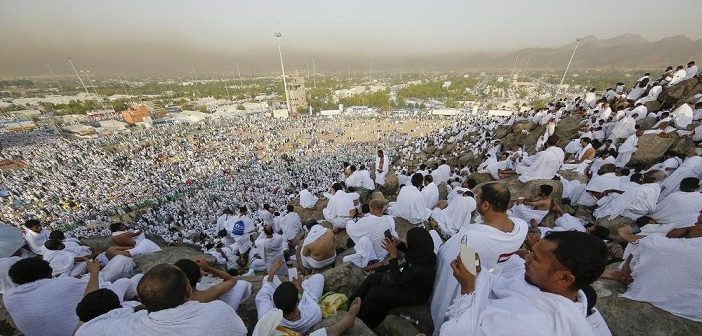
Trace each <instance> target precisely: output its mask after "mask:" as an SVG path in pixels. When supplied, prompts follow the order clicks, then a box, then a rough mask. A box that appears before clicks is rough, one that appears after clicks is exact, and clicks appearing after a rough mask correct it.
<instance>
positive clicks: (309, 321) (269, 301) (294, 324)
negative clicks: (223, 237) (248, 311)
mask: <svg viewBox="0 0 702 336" xmlns="http://www.w3.org/2000/svg"><path fill="white" fill-rule="evenodd" d="M280 283H281V282H280V279H278V278H277V277H274V278H273V283H271V282H269V281H268V276H265V277H264V278H263V285H262V286H261V290H260V291H259V292H258V294H256V311H257V312H258V319H259V320H260V319H261V318H263V316H264V315H265V314H266V313H267V312H268V311H269V310H272V309H276V307H275V304H274V303H273V293H274V292H275V289H276V288H278V286H279V285H280ZM302 289H303V290H304V292H303V293H302V298H301V299H300V301H299V302H298V304H297V308H298V309H299V310H300V318H299V319H298V320H297V321H289V320H288V319H286V318H283V320H282V321H281V322H280V326H282V327H285V328H288V329H291V330H294V331H297V332H299V333H302V334H305V333H307V331H309V330H310V328H312V327H313V326H314V325H315V324H317V323H319V322H320V321H321V320H322V310H321V309H320V308H319V305H318V304H317V301H318V300H319V298H320V297H321V296H322V291H323V290H324V276H323V275H321V274H315V275H313V276H311V277H309V278H307V279H306V280H304V281H302ZM212 335H215V334H214V333H213V334H212ZM222 335H225V334H222Z"/></svg>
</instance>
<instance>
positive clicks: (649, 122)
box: [636, 117, 657, 130]
mask: <svg viewBox="0 0 702 336" xmlns="http://www.w3.org/2000/svg"><path fill="white" fill-rule="evenodd" d="M656 122H657V121H656V118H650V117H646V118H643V119H639V120H638V121H637V122H636V124H637V125H639V127H640V128H641V129H642V130H649V129H651V127H653V125H655V124H656Z"/></svg>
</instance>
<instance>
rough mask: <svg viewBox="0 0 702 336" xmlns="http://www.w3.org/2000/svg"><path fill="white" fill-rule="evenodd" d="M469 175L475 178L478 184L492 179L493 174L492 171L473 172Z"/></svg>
mask: <svg viewBox="0 0 702 336" xmlns="http://www.w3.org/2000/svg"><path fill="white" fill-rule="evenodd" d="M468 177H469V178H472V179H473V180H475V183H477V184H481V183H483V182H489V181H492V175H490V173H473V174H470V176H468Z"/></svg>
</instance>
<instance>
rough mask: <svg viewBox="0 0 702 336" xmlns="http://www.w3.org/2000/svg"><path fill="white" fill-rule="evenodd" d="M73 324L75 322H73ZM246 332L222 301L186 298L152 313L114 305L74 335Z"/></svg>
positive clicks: (226, 333)
mask: <svg viewBox="0 0 702 336" xmlns="http://www.w3.org/2000/svg"><path fill="white" fill-rule="evenodd" d="M74 327H75V326H74ZM246 334H247V330H246V325H244V321H242V320H241V318H240V317H239V316H238V315H237V314H236V311H234V309H232V308H231V307H230V306H228V305H227V304H226V303H224V302H222V301H219V300H217V301H212V302H208V303H200V302H196V301H188V302H186V303H184V304H182V305H180V306H178V307H175V308H171V309H164V310H160V311H156V312H152V313H148V312H147V311H146V310H140V311H138V312H134V309H132V308H121V309H114V310H112V311H110V312H108V313H106V314H103V315H101V316H99V317H96V318H94V319H93V320H91V321H90V322H88V323H86V324H84V325H83V326H81V327H80V328H78V331H77V332H76V336H108V335H110V336H111V335H115V336H118V335H119V336H121V335H136V336H152V335H193V336H200V335H201V336H206V335H232V336H234V335H236V336H243V335H246Z"/></svg>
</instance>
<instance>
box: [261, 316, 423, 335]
mask: <svg viewBox="0 0 702 336" xmlns="http://www.w3.org/2000/svg"><path fill="white" fill-rule="evenodd" d="M344 314H345V312H343V311H342V312H337V313H336V315H334V316H330V317H328V318H325V319H323V320H322V322H319V323H317V324H315V325H314V326H313V327H312V329H310V331H315V330H317V329H322V328H325V327H328V326H330V325H332V324H334V323H336V322H339V320H341V318H342V317H344ZM250 330H252V329H250ZM341 335H342V336H375V333H374V332H373V330H371V329H370V328H368V326H366V324H365V323H363V321H361V320H359V319H358V318H356V321H355V322H354V323H353V327H351V329H349V330H346V331H345V332H344V333H343V334H341ZM414 335H416V334H414Z"/></svg>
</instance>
